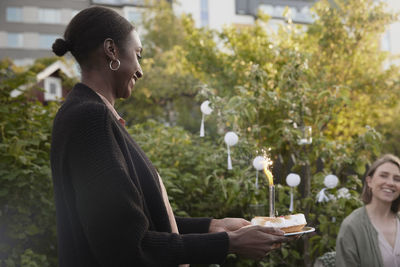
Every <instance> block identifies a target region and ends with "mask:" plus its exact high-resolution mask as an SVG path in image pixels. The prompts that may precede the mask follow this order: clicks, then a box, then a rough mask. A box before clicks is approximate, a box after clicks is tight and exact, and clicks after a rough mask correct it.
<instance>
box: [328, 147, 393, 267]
mask: <svg viewBox="0 0 400 267" xmlns="http://www.w3.org/2000/svg"><path fill="white" fill-rule="evenodd" d="M362 200H363V202H364V203H365V206H363V207H361V208H358V209H357V210H355V211H353V212H352V213H351V214H350V215H349V216H348V217H346V219H345V220H344V221H343V223H342V225H341V227H340V231H339V235H338V238H337V240H336V266H337V267H347V266H348V267H350V266H351V267H353V266H361V267H377V266H382V267H397V266H400V220H399V215H398V211H399V205H400V159H399V158H397V157H396V156H393V155H389V154H388V155H384V156H383V157H381V158H380V159H378V160H377V161H375V162H374V163H373V164H372V165H371V167H370V169H369V170H368V172H367V174H366V178H365V183H364V188H363V192H362Z"/></svg>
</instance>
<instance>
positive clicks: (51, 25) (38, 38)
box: [0, 0, 89, 64]
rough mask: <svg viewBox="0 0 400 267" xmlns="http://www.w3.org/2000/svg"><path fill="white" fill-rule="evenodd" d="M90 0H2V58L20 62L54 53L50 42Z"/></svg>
mask: <svg viewBox="0 0 400 267" xmlns="http://www.w3.org/2000/svg"><path fill="white" fill-rule="evenodd" d="M88 6H89V0H2V1H0V14H1V15H0V58H5V57H9V58H12V59H13V60H15V62H16V63H17V64H28V63H30V62H32V61H33V59H34V58H40V57H48V56H52V53H51V45H52V44H53V42H54V40H55V39H56V38H58V37H59V36H60V35H62V33H63V32H64V29H65V27H66V25H67V24H68V22H69V21H70V20H71V18H72V17H73V16H74V15H75V14H76V13H78V12H79V10H81V9H83V8H85V7H88Z"/></svg>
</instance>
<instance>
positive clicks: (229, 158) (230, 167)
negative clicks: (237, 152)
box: [226, 145, 232, 170]
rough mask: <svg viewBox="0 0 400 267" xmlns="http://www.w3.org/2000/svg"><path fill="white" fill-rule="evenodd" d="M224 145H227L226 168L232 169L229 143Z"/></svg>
mask: <svg viewBox="0 0 400 267" xmlns="http://www.w3.org/2000/svg"><path fill="white" fill-rule="evenodd" d="M226 146H227V147H228V170H232V160H231V151H230V149H229V145H226Z"/></svg>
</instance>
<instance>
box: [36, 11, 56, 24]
mask: <svg viewBox="0 0 400 267" xmlns="http://www.w3.org/2000/svg"><path fill="white" fill-rule="evenodd" d="M39 22H41V23H50V24H58V23H61V12H60V10H57V9H50V8H41V9H39Z"/></svg>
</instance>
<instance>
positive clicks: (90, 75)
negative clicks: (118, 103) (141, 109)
mask: <svg viewBox="0 0 400 267" xmlns="http://www.w3.org/2000/svg"><path fill="white" fill-rule="evenodd" d="M81 82H82V83H83V84H85V85H86V86H88V87H90V88H91V89H92V90H94V91H96V92H97V93H99V94H101V95H102V96H104V97H105V98H106V99H107V100H108V101H109V102H110V103H111V105H113V106H114V103H115V98H116V97H115V95H114V90H113V86H112V85H111V83H110V79H108V78H107V77H106V75H104V76H102V75H99V73H98V72H91V71H83V70H82V79H81Z"/></svg>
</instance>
